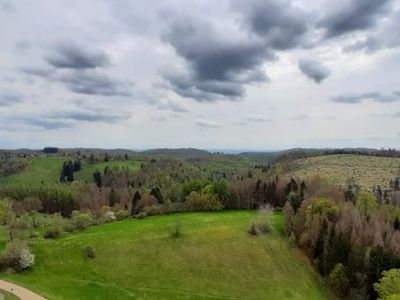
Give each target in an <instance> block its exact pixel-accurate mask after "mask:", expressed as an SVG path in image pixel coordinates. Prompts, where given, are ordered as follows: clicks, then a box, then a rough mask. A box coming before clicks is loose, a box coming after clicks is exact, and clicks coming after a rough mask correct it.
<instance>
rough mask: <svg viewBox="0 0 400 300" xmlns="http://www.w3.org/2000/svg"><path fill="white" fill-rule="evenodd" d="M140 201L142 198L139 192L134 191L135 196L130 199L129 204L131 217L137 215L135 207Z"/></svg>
mask: <svg viewBox="0 0 400 300" xmlns="http://www.w3.org/2000/svg"><path fill="white" fill-rule="evenodd" d="M140 199H142V196H141V195H140V193H139V191H136V192H135V194H134V195H133V198H132V203H131V215H134V214H136V213H137V211H136V205H137V203H138V201H139V200H140Z"/></svg>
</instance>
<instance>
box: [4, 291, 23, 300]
mask: <svg viewBox="0 0 400 300" xmlns="http://www.w3.org/2000/svg"><path fill="white" fill-rule="evenodd" d="M0 295H1V296H3V297H4V298H1V297H0V299H3V300H20V298H18V297H17V296H15V295H14V294H11V293H10V292H7V291H3V290H0Z"/></svg>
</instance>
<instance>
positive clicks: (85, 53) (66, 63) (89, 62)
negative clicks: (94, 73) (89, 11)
mask: <svg viewBox="0 0 400 300" xmlns="http://www.w3.org/2000/svg"><path fill="white" fill-rule="evenodd" d="M45 60H46V61H47V62H48V63H49V64H50V65H52V66H53V67H55V68H61V69H94V68H98V67H107V66H109V65H110V59H109V57H108V56H107V54H106V53H105V52H104V51H102V50H100V49H94V48H93V49H92V48H84V47H83V46H78V45H77V44H74V43H73V42H63V43H58V44H57V45H56V46H55V47H54V49H53V52H52V53H50V54H48V55H47V56H46V57H45Z"/></svg>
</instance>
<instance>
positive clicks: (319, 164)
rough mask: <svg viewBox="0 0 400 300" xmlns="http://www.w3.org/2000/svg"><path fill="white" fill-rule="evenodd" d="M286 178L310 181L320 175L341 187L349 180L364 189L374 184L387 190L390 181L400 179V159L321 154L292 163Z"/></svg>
mask: <svg viewBox="0 0 400 300" xmlns="http://www.w3.org/2000/svg"><path fill="white" fill-rule="evenodd" d="M288 165H289V170H288V171H287V172H286V173H285V175H284V176H285V177H287V178H290V177H298V178H310V177H313V176H319V177H320V178H322V179H325V180H327V181H328V182H330V183H333V184H335V185H338V186H344V185H345V184H346V181H347V180H348V179H349V178H354V179H355V181H356V183H358V184H360V185H361V186H362V187H363V188H366V189H372V187H373V186H374V185H381V187H385V188H387V187H388V186H389V183H390V180H391V179H394V178H395V177H396V176H400V158H394V157H379V156H368V155H358V154H334V155H321V156H314V157H308V158H300V159H295V160H293V161H292V162H290V163H289V164H288Z"/></svg>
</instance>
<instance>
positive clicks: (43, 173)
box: [0, 156, 141, 185]
mask: <svg viewBox="0 0 400 300" xmlns="http://www.w3.org/2000/svg"><path fill="white" fill-rule="evenodd" d="M68 159H69V158H66V157H61V156H52V157H45V156H43V157H38V158H35V159H33V160H31V161H30V162H29V164H28V166H27V167H26V169H25V170H24V171H23V172H22V173H18V174H13V175H10V176H7V177H4V178H0V184H1V183H4V184H24V185H26V184H32V185H37V184H40V183H41V182H42V181H43V182H44V183H58V182H59V181H58V180H59V178H60V172H61V169H62V165H63V163H64V161H66V160H68ZM140 163H141V162H140V161H134V160H128V161H110V162H107V163H105V162H101V163H97V164H83V167H82V170H81V171H79V172H76V173H74V176H75V180H88V181H92V180H93V173H94V172H95V171H96V170H99V171H101V172H103V170H104V168H105V167H106V166H109V167H110V168H111V169H112V168H114V167H128V168H129V169H130V170H138V169H139V168H140Z"/></svg>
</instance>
